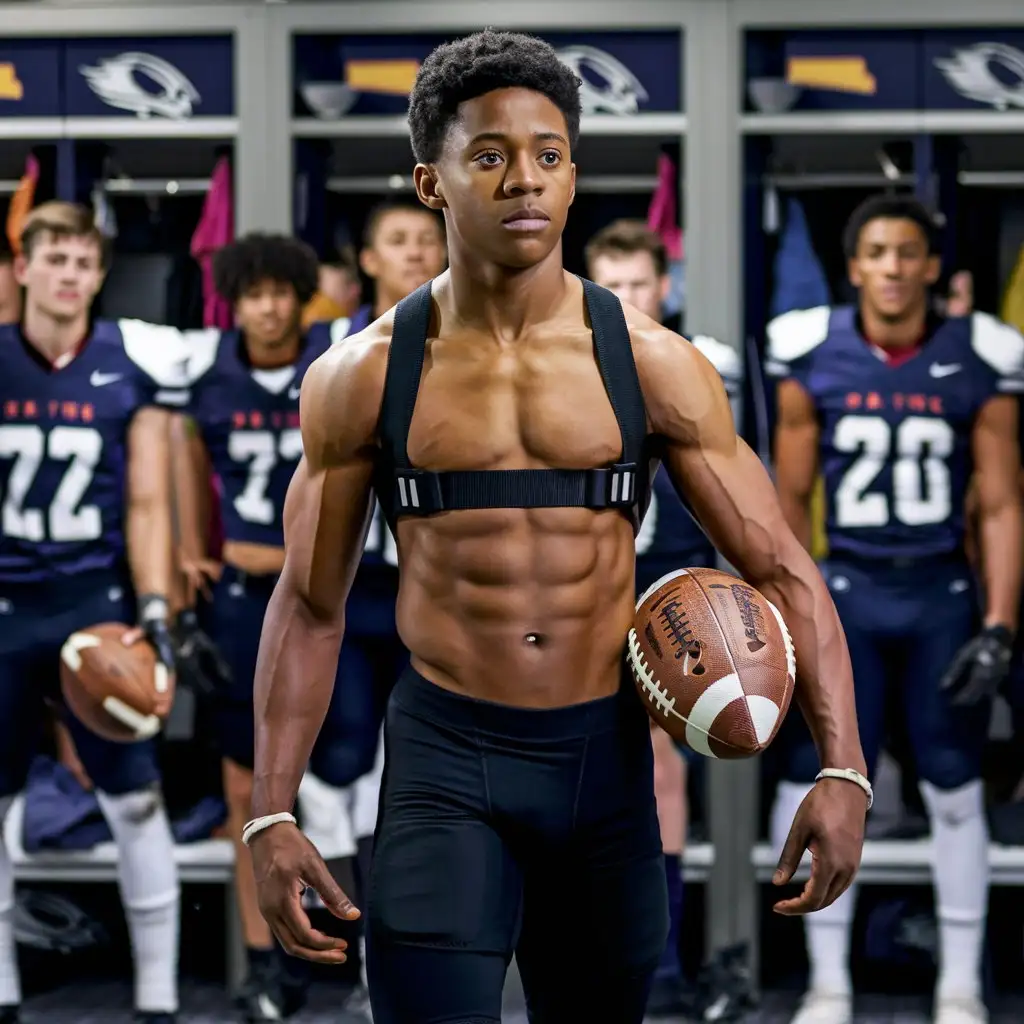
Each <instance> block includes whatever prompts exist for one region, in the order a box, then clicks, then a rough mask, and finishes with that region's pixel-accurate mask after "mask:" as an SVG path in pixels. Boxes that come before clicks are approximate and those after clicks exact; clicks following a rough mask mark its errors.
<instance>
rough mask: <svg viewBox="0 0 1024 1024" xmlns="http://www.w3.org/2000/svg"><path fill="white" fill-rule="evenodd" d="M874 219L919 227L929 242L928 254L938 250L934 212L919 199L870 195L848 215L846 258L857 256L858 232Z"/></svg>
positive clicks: (845, 241)
mask: <svg viewBox="0 0 1024 1024" xmlns="http://www.w3.org/2000/svg"><path fill="white" fill-rule="evenodd" d="M873 220H909V221H913V222H914V223H915V224H916V225H917V226H918V227H919V228H920V229H921V234H923V235H924V237H925V240H926V241H927V243H928V255H929V256H936V255H938V253H939V251H940V243H941V238H940V231H939V225H938V223H937V221H936V218H935V216H934V214H932V212H931V210H929V209H928V207H927V206H925V205H924V203H922V202H921V201H920V200H919V199H915V198H914V197H913V196H910V195H891V194H889V193H883V194H881V195H874V196H869V197H868V198H867V199H865V200H864V201H863V202H862V203H861V204H860V206H858V207H857V209H856V210H854V211H853V213H852V214H850V219H849V220H848V221H847V222H846V228H845V230H844V231H843V252H844V254H845V255H846V257H847V258H848V259H853V258H854V256H856V255H857V246H858V245H859V244H860V233H861V232H862V231H863V230H864V229H865V228H866V227H867V226H868V224H870V223H871V221H873Z"/></svg>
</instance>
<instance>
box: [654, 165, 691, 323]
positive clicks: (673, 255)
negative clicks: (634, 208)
mask: <svg viewBox="0 0 1024 1024" xmlns="http://www.w3.org/2000/svg"><path fill="white" fill-rule="evenodd" d="M657 177H658V184H657V185H656V186H655V189H654V194H653V195H652V196H651V203H650V206H649V207H648V208H647V226H648V227H649V228H650V229H651V231H653V232H655V234H657V235H658V237H659V238H660V239H661V241H662V242H663V243H664V246H665V251H666V252H667V253H668V261H669V263H668V274H669V278H670V279H671V285H670V287H669V293H668V295H667V296H666V297H665V301H664V302H663V303H662V313H663V314H664V315H665V316H666V317H667V316H675V315H676V314H678V313H681V312H682V310H683V308H684V306H685V305H686V271H685V267H684V264H683V233H682V231H681V230H680V229H679V218H678V216H677V212H678V207H679V196H678V192H679V173H678V170H677V168H676V164H675V161H674V160H673V159H672V157H670V156H669V155H668V154H667V153H662V154H661V156H659V157H658V170H657Z"/></svg>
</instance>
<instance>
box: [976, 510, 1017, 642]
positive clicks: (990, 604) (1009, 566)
mask: <svg viewBox="0 0 1024 1024" xmlns="http://www.w3.org/2000/svg"><path fill="white" fill-rule="evenodd" d="M1022 517H1024V509H1022V508H1021V502H1020V496H1019V495H1018V494H1017V493H1016V491H1013V492H1012V494H1008V495H1007V499H1006V501H1004V502H1003V503H1001V504H1000V505H999V506H997V507H995V508H991V509H988V510H986V509H985V508H984V506H983V507H982V508H981V509H980V510H979V516H978V534H979V538H980V541H981V561H982V566H983V572H984V579H985V625H986V626H995V625H1003V626H1009V627H1010V629H1013V630H1015V629H1016V628H1017V617H1018V615H1019V607H1020V589H1021V559H1022V558H1024V519H1022Z"/></svg>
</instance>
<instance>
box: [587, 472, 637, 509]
mask: <svg viewBox="0 0 1024 1024" xmlns="http://www.w3.org/2000/svg"><path fill="white" fill-rule="evenodd" d="M636 479H637V465H636V463H635V462H620V463H617V464H616V465H614V466H607V467H606V468H604V469H592V470H590V473H589V476H588V479H587V507H588V508H630V507H631V506H632V505H634V504H635V503H636Z"/></svg>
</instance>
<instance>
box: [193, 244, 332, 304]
mask: <svg viewBox="0 0 1024 1024" xmlns="http://www.w3.org/2000/svg"><path fill="white" fill-rule="evenodd" d="M319 277H320V265H319V262H318V261H317V258H316V253H315V252H314V251H313V250H312V249H311V248H310V247H309V246H308V245H306V243H305V242H300V241H299V239H297V238H290V237H289V236H288V235H264V234H259V233H256V232H254V233H253V234H250V235H245V236H244V237H243V238H239V239H238V240H237V241H235V242H231V243H229V244H228V245H225V246H224V248H223V249H218V250H217V251H216V252H215V253H214V254H213V286H214V288H216V290H217V294H218V295H220V296H221V298H224V299H227V300H228V302H231V303H235V302H237V301H238V300H239V299H240V298H241V297H242V296H243V295H244V294H245V293H246V292H247V291H248V290H249V289H250V288H252V287H253V286H254V285H257V284H259V283H260V282H261V281H278V282H281V283H282V284H290V285H291V286H292V287H293V288H294V289H295V294H296V295H297V296H298V299H299V302H300V303H301V304H302V305H305V304H306V303H307V302H309V300H310V299H311V298H313V296H314V295H315V294H316V291H317V287H318V285H319Z"/></svg>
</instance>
